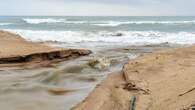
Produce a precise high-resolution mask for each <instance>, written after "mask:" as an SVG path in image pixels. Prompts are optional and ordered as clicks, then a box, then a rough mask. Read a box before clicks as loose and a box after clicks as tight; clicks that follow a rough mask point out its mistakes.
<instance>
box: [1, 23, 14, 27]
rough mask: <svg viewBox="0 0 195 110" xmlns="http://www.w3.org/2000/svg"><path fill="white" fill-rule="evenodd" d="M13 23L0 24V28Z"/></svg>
mask: <svg viewBox="0 0 195 110" xmlns="http://www.w3.org/2000/svg"><path fill="white" fill-rule="evenodd" d="M11 24H13V23H0V26H6V25H11Z"/></svg>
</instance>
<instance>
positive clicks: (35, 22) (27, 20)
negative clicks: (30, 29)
mask: <svg viewBox="0 0 195 110" xmlns="http://www.w3.org/2000/svg"><path fill="white" fill-rule="evenodd" d="M23 20H24V21H25V22H26V23H29V24H41V23H71V24H83V23H87V21H68V20H66V19H54V18H46V19H43V18H42V19H35V18H34V19H32V18H26V19H23Z"/></svg>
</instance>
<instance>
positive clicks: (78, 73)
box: [0, 16, 195, 110]
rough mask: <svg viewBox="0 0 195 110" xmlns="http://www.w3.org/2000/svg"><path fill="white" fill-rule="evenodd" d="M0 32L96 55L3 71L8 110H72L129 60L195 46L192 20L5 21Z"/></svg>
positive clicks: (0, 93)
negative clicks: (87, 50) (58, 92)
mask: <svg viewBox="0 0 195 110" xmlns="http://www.w3.org/2000/svg"><path fill="white" fill-rule="evenodd" d="M0 30H4V31H8V32H11V33H15V34H18V35H20V36H21V37H22V38H24V39H25V40H27V41H30V42H38V43H44V44H45V45H50V46H54V47H61V48H85V49H89V50H91V51H92V52H93V53H92V54H91V55H89V56H84V57H80V58H77V59H72V60H68V61H63V62H60V63H58V64H52V65H50V66H46V67H38V68H31V67H25V66H22V67H19V68H18V67H16V68H15V67H14V68H0V106H1V108H2V109H4V110H25V109H28V110H70V109H71V108H72V107H74V106H75V105H77V104H78V103H79V102H81V101H82V100H84V99H85V98H86V97H87V96H88V94H89V93H90V92H92V91H93V89H94V88H95V87H96V85H97V84H99V83H101V82H102V81H103V80H104V79H105V78H106V77H107V76H108V74H112V73H120V71H121V70H122V67H123V65H124V64H125V63H127V62H128V61H129V60H131V59H134V58H136V57H138V56H140V55H143V54H147V53H151V52H154V51H157V50H162V49H167V48H179V47H186V46H191V45H193V44H195V17H193V16H172V17H168V16H166V17H165V16H139V17H138V16H131V17H125V16H123V17H120V16H109V17H103V16H101V17H99V16H90V17H89V16H0ZM55 90H63V91H64V93H62V94H55V93H52V92H51V91H55ZM10 105H11V106H10Z"/></svg>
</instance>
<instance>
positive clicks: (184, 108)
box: [72, 46, 195, 110]
mask: <svg viewBox="0 0 195 110" xmlns="http://www.w3.org/2000/svg"><path fill="white" fill-rule="evenodd" d="M194 53H195V46H191V47H184V48H177V49H165V50H161V51H156V52H153V53H149V54H144V55H143V56H140V57H138V58H136V59H133V60H130V61H128V63H127V64H125V65H124V66H123V69H122V71H121V72H117V73H113V74H110V75H109V76H108V77H107V78H106V79H105V80H104V81H103V82H102V83H100V84H99V85H97V86H96V88H95V89H94V90H93V91H92V92H91V93H90V94H89V95H88V97H87V98H86V99H85V100H83V101H82V102H81V103H79V104H78V105H76V106H75V107H73V108H72V110H129V109H130V108H131V106H130V103H131V102H132V99H133V98H136V100H134V101H135V102H134V103H135V106H134V107H133V108H134V109H135V110H156V109H161V110H191V108H192V107H193V106H194V105H195V89H194V87H195V80H194V78H195V74H194V73H193V72H194V71H195V67H194V65H195V60H194V59H195V54H194Z"/></svg>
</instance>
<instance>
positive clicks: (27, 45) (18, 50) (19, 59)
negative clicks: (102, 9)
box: [0, 31, 91, 66]
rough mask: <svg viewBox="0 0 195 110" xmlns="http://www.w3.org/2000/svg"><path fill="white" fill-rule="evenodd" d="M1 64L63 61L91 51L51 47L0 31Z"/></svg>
mask: <svg viewBox="0 0 195 110" xmlns="http://www.w3.org/2000/svg"><path fill="white" fill-rule="evenodd" d="M0 39H1V40H0V66H8V65H6V64H9V65H11V64H21V63H23V64H24V63H25V64H24V65H27V63H32V62H38V63H39V64H40V63H42V64H43V63H44V62H45V61H50V62H52V61H63V60H68V59H71V58H76V57H79V56H85V55H88V54H90V53H91V51H90V50H86V49H62V48H54V47H49V46H47V45H44V44H40V43H32V42H28V41H26V40H24V39H23V38H22V37H21V36H19V35H15V34H12V33H8V32H5V31H0Z"/></svg>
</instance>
